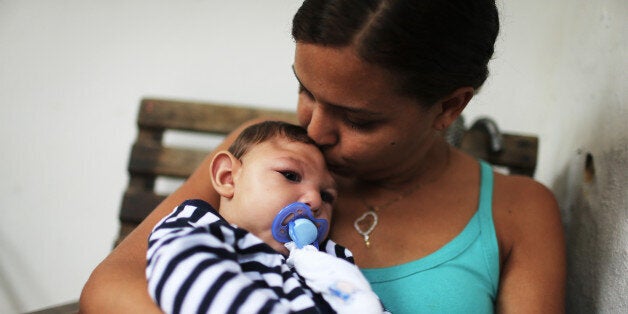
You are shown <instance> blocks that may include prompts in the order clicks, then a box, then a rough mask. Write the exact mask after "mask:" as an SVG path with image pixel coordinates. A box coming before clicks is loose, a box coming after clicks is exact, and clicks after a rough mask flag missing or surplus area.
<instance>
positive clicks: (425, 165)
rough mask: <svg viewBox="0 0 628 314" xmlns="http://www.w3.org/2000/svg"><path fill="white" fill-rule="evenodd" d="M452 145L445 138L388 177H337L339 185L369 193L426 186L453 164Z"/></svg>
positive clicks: (442, 175) (437, 178)
mask: <svg viewBox="0 0 628 314" xmlns="http://www.w3.org/2000/svg"><path fill="white" fill-rule="evenodd" d="M451 154H452V152H451V146H450V145H449V144H448V143H447V142H446V141H445V140H444V139H443V140H436V141H434V143H433V145H431V146H430V148H429V149H428V150H426V151H425V153H424V154H423V155H421V156H415V162H413V163H410V164H409V165H410V166H409V167H406V168H404V169H395V171H391V172H390V174H389V175H388V176H386V177H383V178H380V179H377V180H362V179H359V178H347V177H341V178H337V181H338V183H339V185H340V186H341V188H342V187H344V188H346V189H347V190H353V191H360V194H363V195H365V194H366V195H368V193H369V192H371V191H376V190H379V191H381V190H391V191H403V190H405V189H408V188H409V187H413V186H419V185H420V186H425V185H428V184H432V183H434V182H437V181H439V180H441V179H442V178H443V177H445V176H446V173H447V171H448V170H449V169H450V166H451Z"/></svg>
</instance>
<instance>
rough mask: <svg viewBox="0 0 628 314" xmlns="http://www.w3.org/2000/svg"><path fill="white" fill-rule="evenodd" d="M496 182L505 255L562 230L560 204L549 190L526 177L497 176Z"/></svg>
mask: <svg viewBox="0 0 628 314" xmlns="http://www.w3.org/2000/svg"><path fill="white" fill-rule="evenodd" d="M494 178H495V180H494V188H493V191H494V194H493V217H494V222H495V229H496V231H497V236H498V238H499V240H500V246H501V247H502V250H503V251H505V252H508V251H510V250H511V249H512V247H513V246H515V245H520V244H522V243H527V242H529V241H530V240H531V238H532V237H531V235H539V234H547V233H555V232H556V231H558V230H559V229H560V228H561V226H562V225H561V221H560V213H559V209H558V203H557V202H556V199H555V197H554V194H553V193H552V192H551V191H550V190H549V189H548V188H547V187H546V186H544V185H543V184H541V183H540V182H538V181H535V180H534V179H532V178H530V177H526V176H519V175H503V174H498V173H495V176H494ZM532 245H534V244H532Z"/></svg>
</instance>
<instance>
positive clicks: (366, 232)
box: [353, 184, 421, 248]
mask: <svg viewBox="0 0 628 314" xmlns="http://www.w3.org/2000/svg"><path fill="white" fill-rule="evenodd" d="M419 187H421V184H417V185H416V186H414V187H412V188H410V189H408V190H406V191H405V192H403V193H401V194H399V195H397V197H395V198H393V199H391V200H389V201H388V202H386V203H384V204H382V205H380V206H373V205H370V204H369V203H367V202H366V200H365V199H364V198H362V203H364V206H366V209H367V211H366V212H365V213H364V214H362V216H360V217H358V218H356V220H355V221H354V222H353V227H354V228H355V230H356V231H357V232H358V233H359V234H360V235H361V236H362V237H364V244H365V245H366V247H367V248H370V247H371V241H370V237H371V233H372V232H373V230H374V229H375V226H377V222H378V218H379V217H378V216H377V212H378V211H379V210H384V209H386V208H388V207H390V206H391V205H393V204H395V203H397V202H398V201H400V200H402V199H403V198H404V197H406V196H408V195H410V194H412V193H414V192H415V191H416V190H418V189H419ZM369 217H371V219H372V221H371V223H370V224H369V225H368V226H366V227H367V228H364V229H363V228H362V225H363V224H365V223H367V219H368V218H369Z"/></svg>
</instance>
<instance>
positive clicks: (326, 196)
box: [321, 191, 336, 204]
mask: <svg viewBox="0 0 628 314" xmlns="http://www.w3.org/2000/svg"><path fill="white" fill-rule="evenodd" d="M321 200H323V202H325V203H329V204H333V203H334V201H335V200H336V197H334V195H333V194H332V193H329V192H326V191H321Z"/></svg>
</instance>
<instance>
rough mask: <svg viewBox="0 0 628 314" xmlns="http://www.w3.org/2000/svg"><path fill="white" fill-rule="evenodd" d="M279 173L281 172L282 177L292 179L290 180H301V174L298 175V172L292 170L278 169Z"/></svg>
mask: <svg viewBox="0 0 628 314" xmlns="http://www.w3.org/2000/svg"><path fill="white" fill-rule="evenodd" d="M279 173H281V175H283V176H284V178H286V179H287V180H288V181H292V182H300V181H301V175H299V174H298V173H296V172H294V171H289V170H286V171H280V172H279Z"/></svg>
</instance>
